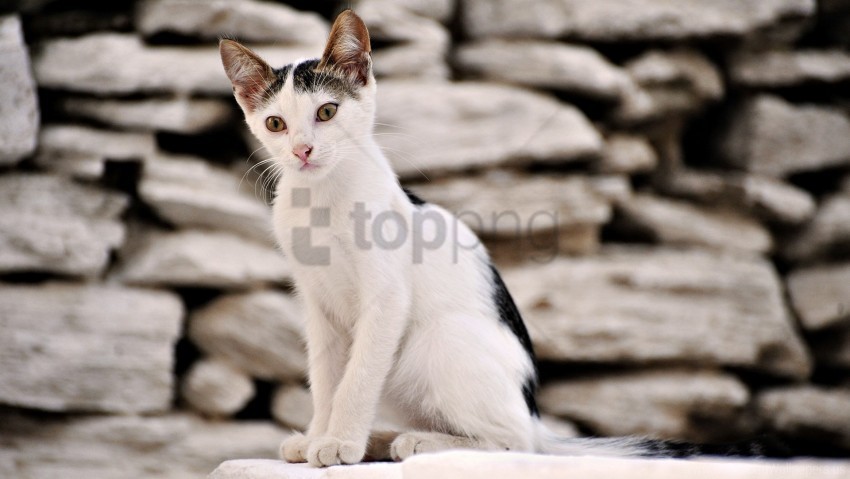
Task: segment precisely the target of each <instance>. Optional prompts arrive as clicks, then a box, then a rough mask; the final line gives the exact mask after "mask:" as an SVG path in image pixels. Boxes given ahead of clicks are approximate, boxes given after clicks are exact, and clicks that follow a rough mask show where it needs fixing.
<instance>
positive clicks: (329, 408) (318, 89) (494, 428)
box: [220, 10, 692, 466]
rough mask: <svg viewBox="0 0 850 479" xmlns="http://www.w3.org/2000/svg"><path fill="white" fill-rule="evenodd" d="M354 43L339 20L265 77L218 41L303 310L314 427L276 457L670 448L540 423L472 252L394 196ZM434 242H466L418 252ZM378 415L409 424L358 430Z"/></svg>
mask: <svg viewBox="0 0 850 479" xmlns="http://www.w3.org/2000/svg"><path fill="white" fill-rule="evenodd" d="M370 48H371V47H370V41H369V33H368V31H367V29H366V26H365V25H364V23H363V22H362V20H361V19H360V18H359V17H358V16H357V15H356V14H355V13H354V12H353V11H351V10H346V11H343V12H342V13H341V14H340V15H339V16H338V17H337V18H336V21H335V22H334V24H333V27H332V29H331V32H330V36H329V39H328V43H327V46H326V48H325V50H324V53H323V54H322V56H321V58H318V59H310V60H305V61H301V62H296V63H293V64H290V65H286V66H284V67H282V68H279V69H274V68H272V67H270V66H269V65H268V64H267V63H266V62H265V61H264V60H262V59H261V58H260V57H259V56H258V55H257V54H255V53H254V52H252V51H251V50H249V49H248V48H246V47H244V46H242V45H241V44H239V43H237V42H236V41H233V40H222V41H221V42H220V53H221V59H222V62H223V64H224V68H225V71H226V74H227V76H228V77H229V79H230V81H231V83H232V84H233V91H234V96H235V98H236V101H237V103H238V104H239V105H240V107H241V108H242V110H243V112H244V114H245V120H246V122H247V124H248V127H249V128H250V130H251V132H252V133H253V134H254V135H255V136H256V138H257V139H258V140H259V141H260V142H261V143H262V144H263V145H264V147H265V149H266V150H267V151H268V152H269V153H270V154H271V155H273V157H274V161H275V162H276V164H277V167H278V168H280V169H281V171H282V176H281V178H280V180H279V182H278V184H277V187H276V195H275V200H274V205H273V228H274V232H275V237H276V239H277V241H278V242H279V245H280V247H281V248H282V250H283V252H284V254H285V255H286V256H288V257H289V258H290V263H291V266H292V271H293V277H294V282H295V288H296V291H297V293H298V295H299V296H300V298H301V299H302V300H303V303H304V308H305V315H306V332H307V333H306V337H307V350H308V360H309V383H310V391H311V394H312V398H313V406H314V416H313V418H312V421H311V422H310V425H309V427H308V429H307V431H306V433H305V434H294V435H292V436H290V437H288V438H287V439H285V440H284V441H283V443H282V445H281V456H282V458H283V459H285V460H286V461H289V462H309V463H310V464H311V465H314V466H331V465H336V464H354V463H357V462H360V461H362V460H363V459H364V457H369V458H372V459H389V458H391V459H394V460H402V459H405V458H407V457H409V456H411V455H413V454H416V453H422V452H432V451H439V450H444V449H450V448H475V449H485V450H501V451H505V450H509V451H528V452H541V453H555V454H602V455H619V456H640V455H652V454H657V453H659V451H663V452H664V453H665V454H667V455H675V454H676V453H677V451H682V450H683V449H682V448H681V447H678V446H679V445H677V444H675V443H668V442H661V441H653V440H647V439H642V438H622V439H592V438H583V439H563V438H559V437H557V436H556V435H554V434H553V433H551V432H550V431H549V430H547V428H546V427H545V426H544V425H543V424H542V423H541V421H540V414H539V412H538V409H537V405H536V403H535V391H536V388H537V371H536V365H535V357H534V351H533V349H532V345H531V340H530V339H529V335H528V332H527V330H526V327H525V325H524V324H523V321H522V318H521V316H520V313H519V311H518V310H517V307H516V306H515V304H514V301H513V299H512V298H511V295H510V293H509V292H508V289H507V288H506V286H505V284H504V283H503V281H502V279H501V278H500V276H499V273H498V271H497V269H496V268H495V267H494V266H493V264H492V263H491V261H490V258H489V256H488V253H487V251H486V249H485V247H484V246H483V245H482V244H481V243H480V241H478V239H477V238H476V236H475V234H474V233H473V232H472V231H471V230H470V229H469V228H467V227H466V226H464V224H463V223H461V222H459V221H457V220H456V218H455V217H454V216H453V215H452V214H451V213H449V212H448V211H446V210H444V209H442V208H441V207H439V206H437V205H435V204H433V203H430V202H425V201H423V200H421V199H420V198H418V197H416V196H415V195H414V194H413V193H411V192H410V191H407V190H405V189H403V188H402V187H401V186H400V184H399V181H398V179H397V178H396V176H395V174H394V173H393V171H392V169H391V167H390V164H389V162H388V161H387V159H386V158H385V157H384V155H383V154H382V152H381V149H380V148H379V147H378V145H377V144H376V143H375V141H374V139H373V136H372V130H373V126H374V122H375V95H376V83H375V77H374V75H373V72H372V65H371V51H370ZM379 217H383V218H385V219H384V220H383V221H382V222H381V223H380V224H379V223H378V218H379ZM386 218H390V219H391V220H392V221H390V220H387V219H386ZM364 219H365V220H368V219H372V220H373V221H372V223H371V226H372V227H371V228H368V227H366V226H365V223H364V222H363V221H360V220H364ZM355 220H357V221H355ZM414 233H416V234H414ZM402 236H405V238H406V240H405V241H403V242H398V241H396V239H397V238H400V237H402ZM441 236H442V237H443V239H446V238H452V241H453V242H455V245H456V244H462V245H473V246H470V247H464V248H456V247H452V246H453V245H452V244H450V242H449V241H444V242H443V243H441V244H439V246H434V245H437V244H438V242H436V241H434V240H435V239H436V238H438V237H441ZM423 245H428V247H424V246H423ZM391 407H392V408H393V409H395V410H396V411H397V413H398V415H399V416H400V417H402V418H405V419H406V421H407V422H408V425H407V426H408V427H409V429H408V430H406V431H405V432H401V433H396V432H374V431H372V430H371V429H372V425H373V423H374V422H375V419H376V415H377V413H378V412H379V410H380V411H382V412H383V411H385V410H387V409H390V408H391ZM688 447H690V446H688ZM685 452H687V453H689V452H692V451H691V449H687V450H685Z"/></svg>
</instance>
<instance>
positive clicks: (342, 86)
mask: <svg viewBox="0 0 850 479" xmlns="http://www.w3.org/2000/svg"><path fill="white" fill-rule="evenodd" d="M318 66H319V59H318V58H317V59H313V60H307V61H304V62H301V63H299V64H298V65H297V66H296V67H295V70H294V71H293V73H292V82H293V87H294V88H295V91H296V92H299V93H315V92H317V91H319V90H324V91H327V92H329V93H330V94H331V95H332V96H334V97H335V98H337V99H342V98H344V97H351V98H354V99H357V98H360V95H359V93H358V92H357V89H356V87H355V85H354V84H353V83H351V82H350V81H349V80H347V79H345V78H343V77H340V76H336V75H333V74H331V73H328V72H326V71H322V70H319V69H317V67H318Z"/></svg>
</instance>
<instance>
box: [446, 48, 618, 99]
mask: <svg viewBox="0 0 850 479" xmlns="http://www.w3.org/2000/svg"><path fill="white" fill-rule="evenodd" d="M455 63H456V65H457V67H458V68H459V69H460V70H461V72H463V73H465V74H467V75H470V76H473V77H477V78H483V79H485V80H495V81H501V82H506V83H513V84H517V85H524V86H530V87H535V88H551V89H556V90H563V91H567V92H571V93H576V94H579V95H586V96H589V97H593V98H597V99H602V100H608V101H618V100H619V99H620V97H621V96H622V94H623V90H624V89H625V88H626V87H627V85H628V84H629V83H630V82H631V79H630V78H629V76H628V75H627V74H626V72H625V71H623V69H622V68H620V67H618V66H616V65H614V64H612V63H611V62H609V61H608V60H607V59H605V57H603V56H602V55H600V54H599V53H598V52H597V51H596V50H594V49H592V48H589V47H585V46H579V45H568V44H564V43H556V42H543V41H532V40H498V39H494V40H485V41H480V42H473V43H468V44H461V46H460V47H459V48H458V49H457V51H456V52H455Z"/></svg>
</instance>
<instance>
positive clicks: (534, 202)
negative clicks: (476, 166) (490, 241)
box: [412, 171, 612, 239]
mask: <svg viewBox="0 0 850 479" xmlns="http://www.w3.org/2000/svg"><path fill="white" fill-rule="evenodd" d="M412 190H413V191H414V193H416V194H417V195H420V196H422V197H423V198H424V199H425V200H426V201H433V202H434V203H436V204H438V205H440V206H442V207H443V208H446V209H447V210H449V211H450V212H452V213H454V214H455V215H456V216H458V217H459V218H461V219H462V220H463V221H465V222H466V223H467V224H468V225H469V227H470V228H472V229H473V230H474V231H475V232H477V233H479V234H482V235H485V236H508V237H514V238H517V239H518V237H519V236H522V235H528V234H535V233H538V232H545V231H548V230H552V229H559V228H567V227H570V226H575V225H595V226H600V225H602V224H604V223H606V222H608V221H609V220H610V219H611V214H612V212H611V205H610V203H609V202H608V201H607V200H606V199H605V198H603V197H602V196H601V195H599V194H598V193H597V192H596V191H595V190H594V188H593V186H592V184H591V183H590V181H589V180H588V179H587V178H586V177H582V176H571V177H554V176H549V177H547V176H543V175H535V176H523V175H517V174H512V173H507V172H503V171H493V172H489V173H487V174H484V175H481V176H475V177H464V178H453V179H447V180H441V181H435V182H432V183H426V184H422V185H418V186H415V187H413V188H412Z"/></svg>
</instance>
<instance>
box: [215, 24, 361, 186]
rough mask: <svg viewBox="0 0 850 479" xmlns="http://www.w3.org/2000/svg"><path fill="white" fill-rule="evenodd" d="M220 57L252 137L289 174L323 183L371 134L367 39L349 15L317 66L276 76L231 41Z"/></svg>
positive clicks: (305, 64) (293, 67) (308, 63)
mask: <svg viewBox="0 0 850 479" xmlns="http://www.w3.org/2000/svg"><path fill="white" fill-rule="evenodd" d="M219 50H220V52H221V60H222V63H223V64H224V69H225V71H226V72H227V76H228V78H230V82H231V83H232V84H233V94H234V96H235V97H236V101H237V102H238V103H239V106H241V107H242V111H243V112H244V113H245V120H246V121H247V123H248V126H249V128H250V129H251V132H252V133H253V134H254V136H256V137H257V139H258V140H260V142H261V143H262V144H263V146H265V148H266V150H268V152H269V153H270V154H271V155H273V157H274V158H275V160H276V161H277V162H278V163H279V164H281V165H282V166H283V167H284V169H285V170H286V171H294V172H295V174H300V175H304V177H305V178H322V177H324V176H325V175H327V174H328V172H330V171H332V170H333V169H334V167H335V166H336V165H337V164H338V163H339V162H340V161H341V160H342V159H343V158H344V157H345V156H347V155H346V151H351V149H352V148H358V145H359V144H361V143H362V140H363V139H364V138H367V137H368V136H369V135H370V134H371V132H372V127H373V123H374V116H375V78H374V76H373V74H372V60H371V47H370V45H369V32H368V31H367V30H366V25H364V24H363V21H362V20H361V19H360V17H358V16H357V15H356V14H355V13H354V12H352V11H351V10H346V11H344V12H342V13H341V14H340V15H339V16H338V17H337V19H336V21H335V22H334V25H333V28H332V29H331V33H330V37H329V38H328V44H327V46H326V47H325V51H324V53H323V54H322V57H321V58H319V59H311V60H304V61H302V62H297V63H293V64H290V65H286V66H284V67H282V68H278V69H274V68H272V67H271V66H269V65H268V63H266V62H265V61H264V60H263V59H261V58H260V57H259V56H258V55H257V54H256V53H254V52H252V51H251V50H249V49H248V48H246V47H245V46H243V45H241V44H239V43H237V42H235V41H233V40H222V41H221V42H220V44H219Z"/></svg>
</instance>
